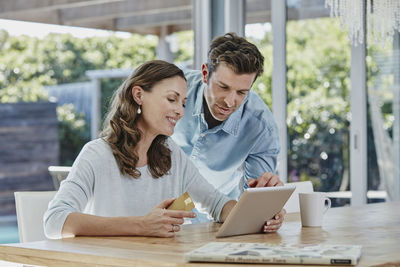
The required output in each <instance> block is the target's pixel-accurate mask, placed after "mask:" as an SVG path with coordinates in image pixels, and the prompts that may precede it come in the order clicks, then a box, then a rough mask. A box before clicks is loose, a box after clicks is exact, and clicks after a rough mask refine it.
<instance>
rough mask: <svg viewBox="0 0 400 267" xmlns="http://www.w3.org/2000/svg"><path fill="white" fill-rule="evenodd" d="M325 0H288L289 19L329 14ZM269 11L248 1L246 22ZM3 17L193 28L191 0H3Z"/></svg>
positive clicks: (267, 17)
mask: <svg viewBox="0 0 400 267" xmlns="http://www.w3.org/2000/svg"><path fill="white" fill-rule="evenodd" d="M197 1H201V0H197ZM215 1H222V0H215ZM282 1H283V0H282ZM324 2H325V1H324V0H287V3H288V12H287V13H288V19H289V20H298V19H306V18H315V17H326V16H329V10H328V9H327V8H325V7H324ZM270 10H271V0H246V23H260V22H268V21H271V14H270V13H271V12H270ZM0 18H2V19H12V20H23V21H31V22H41V23H49V24H58V25H68V26H79V27H88V28H97V29H105V30H112V31H127V32H134V33H140V34H155V35H160V33H161V32H162V28H164V30H166V33H167V34H170V33H173V32H176V31H181V30H189V29H191V28H192V0H0ZM0 27H1V26H0Z"/></svg>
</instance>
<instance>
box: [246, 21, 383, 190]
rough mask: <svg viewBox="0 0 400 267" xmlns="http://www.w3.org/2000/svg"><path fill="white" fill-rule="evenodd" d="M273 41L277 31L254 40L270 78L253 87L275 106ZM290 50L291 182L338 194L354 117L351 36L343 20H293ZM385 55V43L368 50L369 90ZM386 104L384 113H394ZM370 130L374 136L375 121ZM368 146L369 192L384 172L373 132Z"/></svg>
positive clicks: (289, 29) (289, 32) (344, 175)
mask: <svg viewBox="0 0 400 267" xmlns="http://www.w3.org/2000/svg"><path fill="white" fill-rule="evenodd" d="M271 41H272V36H271V33H267V34H266V35H265V37H264V38H263V39H262V40H261V41H256V40H253V42H254V43H256V44H257V46H258V47H259V48H260V49H261V51H262V53H263V55H264V56H265V59H266V60H265V65H264V69H265V71H264V75H262V76H261V77H260V78H259V79H258V80H257V81H256V83H255V84H254V86H253V88H254V90H255V91H256V92H257V93H258V94H259V95H260V96H261V98H262V99H263V100H264V101H265V102H266V103H267V105H269V106H270V107H271V96H272V94H271V84H272V82H271V81H272V80H271V79H272V42H271ZM286 50H287V53H286V55H287V103H288V105H287V125H288V136H289V144H288V148H289V150H288V157H289V158H288V173H289V177H288V180H289V181H305V180H311V181H312V182H313V184H314V188H315V189H316V190H321V191H338V190H339V189H340V187H341V186H342V187H343V188H342V189H348V187H349V181H348V178H349V124H350V119H351V118H350V117H351V116H350V44H349V41H348V37H347V33H345V32H342V31H341V30H340V24H339V21H338V20H336V21H335V20H332V19H331V18H321V19H312V20H301V21H289V22H288V24H287V47H286ZM385 53H386V54H387V50H385V49H384V48H382V47H381V46H379V45H370V47H369V48H368V52H367V54H368V55H369V56H368V57H367V64H368V68H367V77H368V81H367V86H368V88H371V87H372V86H373V84H374V83H375V78H376V77H377V75H378V74H379V67H378V66H377V63H376V61H375V60H374V57H373V55H376V54H385ZM386 105H388V104H386ZM386 105H384V106H383V109H382V110H383V112H384V113H387V112H389V113H390V111H389V109H388V108H386ZM389 105H390V104H389ZM385 108H386V109H385ZM385 117H387V115H385ZM386 122H388V120H386ZM368 127H369V133H372V129H371V127H372V126H371V124H370V123H369V124H368ZM390 127H391V125H390V126H388V128H389V129H390ZM368 144H369V145H368V188H369V189H377V186H378V185H379V172H378V168H377V160H376V153H375V145H374V140H373V134H368ZM342 178H343V179H344V180H343V179H342Z"/></svg>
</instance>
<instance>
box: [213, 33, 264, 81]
mask: <svg viewBox="0 0 400 267" xmlns="http://www.w3.org/2000/svg"><path fill="white" fill-rule="evenodd" d="M221 62H224V63H225V64H226V65H227V66H228V67H229V68H231V69H232V70H233V71H234V72H235V73H237V74H249V73H257V75H256V77H258V76H260V75H261V73H262V72H263V71H264V70H263V65H264V57H263V56H262V55H261V53H260V51H259V50H258V48H257V47H256V46H255V45H254V44H252V43H250V42H248V41H247V40H246V39H245V38H243V37H239V36H237V35H236V34H235V33H231V32H230V33H226V34H225V35H223V36H219V37H216V38H214V40H212V42H211V44H210V48H209V50H208V56H207V67H208V75H209V76H210V75H211V73H213V72H214V71H215V70H216V69H217V67H218V65H219V64H220V63H221Z"/></svg>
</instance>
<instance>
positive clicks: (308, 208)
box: [299, 192, 331, 227]
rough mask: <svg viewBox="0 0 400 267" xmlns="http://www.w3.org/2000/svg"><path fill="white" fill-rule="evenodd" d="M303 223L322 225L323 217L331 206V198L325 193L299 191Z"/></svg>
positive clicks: (306, 224)
mask: <svg viewBox="0 0 400 267" xmlns="http://www.w3.org/2000/svg"><path fill="white" fill-rule="evenodd" d="M299 202H300V215H301V224H302V226H305V227H320V226H322V218H323V215H324V214H325V212H326V211H327V210H328V209H329V208H330V207H331V200H330V199H329V198H327V197H326V196H325V195H324V194H323V193H320V192H312V193H299Z"/></svg>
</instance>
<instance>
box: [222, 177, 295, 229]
mask: <svg viewBox="0 0 400 267" xmlns="http://www.w3.org/2000/svg"><path fill="white" fill-rule="evenodd" d="M295 188H296V187H295V186H293V185H284V186H275V187H257V188H248V189H247V190H246V191H245V192H244V193H243V195H242V197H241V198H240V199H239V201H238V203H237V204H236V206H235V207H234V208H233V209H232V211H231V212H230V213H229V215H228V217H227V218H226V220H225V222H224V223H223V224H222V226H221V228H220V229H219V230H218V232H217V234H216V237H223V236H232V235H242V234H251V233H259V232H261V231H262V228H263V226H264V223H265V221H267V220H269V219H271V218H272V217H274V216H275V214H277V213H279V212H280V211H281V209H282V208H283V206H284V205H285V203H286V201H287V200H288V199H289V197H290V195H291V194H292V193H293V191H294V190H295Z"/></svg>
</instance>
